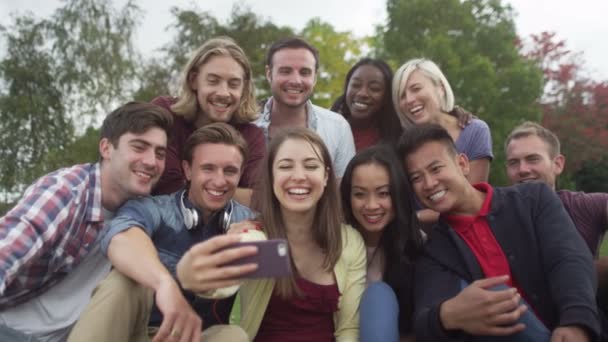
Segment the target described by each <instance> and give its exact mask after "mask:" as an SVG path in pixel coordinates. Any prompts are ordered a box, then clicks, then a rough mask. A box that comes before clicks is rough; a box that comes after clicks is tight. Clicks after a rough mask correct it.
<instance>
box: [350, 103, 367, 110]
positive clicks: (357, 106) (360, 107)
mask: <svg viewBox="0 0 608 342" xmlns="http://www.w3.org/2000/svg"><path fill="white" fill-rule="evenodd" d="M353 107H355V108H357V109H367V108H368V107H369V105H367V104H366V103H361V102H353Z"/></svg>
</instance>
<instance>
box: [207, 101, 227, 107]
mask: <svg viewBox="0 0 608 342" xmlns="http://www.w3.org/2000/svg"><path fill="white" fill-rule="evenodd" d="M211 104H212V105H213V106H215V107H220V108H227V107H228V106H229V104H228V103H219V102H211Z"/></svg>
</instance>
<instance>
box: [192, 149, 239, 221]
mask: <svg viewBox="0 0 608 342" xmlns="http://www.w3.org/2000/svg"><path fill="white" fill-rule="evenodd" d="M242 165H243V155H242V154H241V152H240V151H239V149H238V148H237V147H236V146H233V145H226V144H214V143H204V144H201V145H198V146H196V147H195V148H194V151H193V153H192V164H189V163H188V162H187V161H183V163H182V166H183V168H184V173H185V175H186V179H188V181H190V189H189V190H188V199H190V201H191V202H192V203H194V205H195V206H197V207H198V208H199V209H200V210H201V211H202V212H203V217H204V220H205V222H207V219H208V218H209V217H210V216H211V214H213V213H214V212H216V211H218V210H220V209H222V208H224V207H225V206H226V204H227V203H228V201H229V200H230V199H231V198H232V196H233V195H234V192H235V190H236V188H237V185H238V183H239V179H240V177H241V169H242Z"/></svg>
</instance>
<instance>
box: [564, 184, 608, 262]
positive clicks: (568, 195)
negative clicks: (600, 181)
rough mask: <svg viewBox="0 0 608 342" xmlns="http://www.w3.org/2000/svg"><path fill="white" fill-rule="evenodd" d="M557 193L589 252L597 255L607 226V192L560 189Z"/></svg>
mask: <svg viewBox="0 0 608 342" xmlns="http://www.w3.org/2000/svg"><path fill="white" fill-rule="evenodd" d="M557 195H558V196H559V199H560V200H561V201H562V203H563V204H564V207H565V208H566V211H567V212H568V215H570V218H571V219H572V222H574V225H575V226H576V230H578V232H579V233H580V234H581V236H582V237H583V239H584V240H585V242H586V243H587V246H589V249H590V250H591V254H593V256H594V257H597V255H598V249H599V245H600V243H601V242H602V239H603V237H604V233H605V232H606V229H607V228H608V210H607V208H608V194H606V193H599V192H598V193H584V192H574V191H568V190H560V191H558V192H557Z"/></svg>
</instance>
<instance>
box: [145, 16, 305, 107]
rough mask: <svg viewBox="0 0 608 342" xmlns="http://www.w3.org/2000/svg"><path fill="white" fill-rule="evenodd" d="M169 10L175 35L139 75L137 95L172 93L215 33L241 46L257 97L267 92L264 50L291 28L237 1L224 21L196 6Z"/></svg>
mask: <svg viewBox="0 0 608 342" xmlns="http://www.w3.org/2000/svg"><path fill="white" fill-rule="evenodd" d="M171 13H172V14H173V16H174V20H175V22H174V23H173V24H172V25H171V28H172V29H174V30H175V31H176V33H175V36H174V37H173V39H171V42H170V43H168V44H167V45H166V46H164V47H163V48H162V55H163V57H162V58H158V59H155V60H151V61H149V62H148V63H147V66H146V69H145V71H144V72H143V73H142V74H141V77H140V79H141V80H142V82H141V84H142V86H141V88H140V89H139V90H138V92H137V93H136V94H137V97H139V98H142V99H146V100H150V99H152V98H153V97H155V96H158V95H161V94H167V93H175V90H176V89H174V88H175V87H174V86H173V85H174V84H175V81H176V80H177V78H178V76H179V74H180V72H181V71H182V68H183V67H184V66H185V65H186V63H187V61H188V59H189V58H190V56H191V55H192V53H193V52H194V51H195V50H196V49H197V48H198V47H200V46H201V45H202V44H203V43H204V42H206V41H207V40H209V39H211V38H213V37H217V36H228V37H231V38H232V39H234V40H235V41H236V42H237V43H238V44H239V46H241V48H243V51H245V54H246V55H247V57H248V58H249V62H250V64H251V68H252V70H253V73H252V74H253V78H254V82H255V85H256V90H257V93H256V94H257V96H258V98H260V99H262V98H265V97H267V96H269V93H270V92H269V86H268V84H267V82H266V77H265V71H264V66H265V56H266V50H267V49H268V47H269V46H270V44H271V43H272V42H273V41H275V40H277V39H279V38H282V37H287V36H293V35H294V32H293V30H292V29H291V28H289V27H279V26H276V25H274V24H273V23H271V22H270V21H268V20H266V19H264V18H262V17H260V16H258V15H256V14H255V13H253V12H252V11H251V9H250V8H248V7H246V6H239V5H236V6H234V7H233V9H232V12H231V15H230V18H228V20H227V21H226V22H225V23H222V22H219V21H218V20H217V19H216V18H214V17H213V16H212V15H211V14H209V13H208V12H204V11H201V10H199V9H198V8H197V7H196V6H195V7H193V8H188V9H180V8H177V7H174V8H172V9H171ZM162 61H167V62H162Z"/></svg>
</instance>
